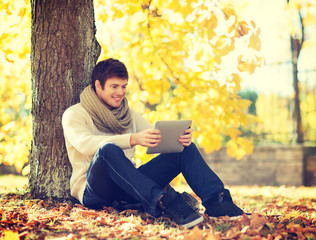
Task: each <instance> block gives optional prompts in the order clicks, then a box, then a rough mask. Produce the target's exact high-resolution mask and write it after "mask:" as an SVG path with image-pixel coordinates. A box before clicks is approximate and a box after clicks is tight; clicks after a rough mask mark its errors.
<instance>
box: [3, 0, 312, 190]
mask: <svg viewBox="0 0 316 240" xmlns="http://www.w3.org/2000/svg"><path fill="white" fill-rule="evenodd" d="M141 2H142V4H141ZM175 2H177V3H175ZM192 2H194V4H196V5H194V4H193V3H192V4H191V3H190V1H189V0H188V1H185V0H183V1H167V0H165V1H162V0H157V1H155V0H152V1H147V2H146V1H132V2H124V1H118V0H112V1H102V0H96V1H95V16H96V29H97V39H98V42H99V43H100V45H101V47H102V52H101V56H100V58H99V59H104V58H107V57H115V58H120V59H121V60H122V61H123V62H124V63H126V65H127V66H128V69H130V76H131V83H130V84H129V85H130V86H129V88H130V93H129V95H128V98H129V101H130V103H131V104H130V105H131V106H132V107H133V108H135V109H136V110H137V111H139V112H142V113H144V114H145V115H146V117H147V118H148V119H149V120H151V121H153V122H154V121H155V120H157V119H167V118H175V117H179V116H178V115H174V114H172V112H173V107H174V106H175V107H177V108H179V107H182V106H183V108H184V109H186V108H191V109H190V114H187V115H186V114H183V116H181V117H190V118H193V121H194V122H199V121H200V122H201V123H202V125H203V126H198V125H197V126H195V130H196V131H195V132H196V135H195V137H196V143H197V144H198V145H199V146H200V149H201V151H202V152H203V154H205V158H206V160H207V161H208V163H209V164H210V165H212V167H213V169H214V170H215V172H217V173H218V174H219V175H220V176H221V178H222V179H223V180H224V182H226V183H228V184H261V185H263V184H268V185H297V186H299V185H316V61H315V56H316V3H315V2H314V1H313V0H293V1H287V0H265V1H261V0H243V1H228V0H226V1H192ZM137 4H138V5H139V6H141V8H140V10H136V9H137V8H136V5H137ZM172 4H174V6H173V5H172ZM177 4H178V5H177ZM176 5H177V6H176ZM179 6H180V7H179ZM187 6H189V7H187ZM201 6H204V8H202V7H201ZM175 9H176V10H175ZM192 9H193V11H195V10H194V9H199V10H200V11H201V13H200V15H198V16H199V18H196V19H195V18H194V19H193V13H191V12H189V13H185V14H186V16H187V17H186V18H184V17H183V15H184V12H185V11H187V12H188V11H190V10H191V11H192ZM210 9H211V10H210ZM142 11H143V12H142ZM145 11H147V12H146V14H148V16H147V17H148V18H149V17H150V18H151V20H150V21H151V22H150V24H149V22H147V23H144V22H142V21H143V20H142V18H143V17H144V16H145V17H146V15H144V12H145ZM177 11H178V12H177ZM181 14H182V15H181ZM190 14H191V15H190ZM149 15H150V16H149ZM165 16H168V17H166V18H165V19H164V17H165ZM190 17H191V18H192V19H190ZM157 19H159V21H158V20H157ZM212 19H213V20H212ZM214 19H216V21H214ZM147 20H148V19H147ZM0 22H1V23H0V24H1V29H0V46H1V51H0V58H1V61H0V97H1V102H0V163H1V166H2V168H1V169H2V174H5V173H16V174H22V175H24V176H26V175H27V174H28V171H29V170H28V169H29V168H28V158H29V155H30V151H31V140H32V113H31V106H32V90H31V84H32V82H31V63H30V52H31V7H30V3H29V1H25V0H14V1H9V0H4V1H1V3H0ZM135 22H136V23H137V24H135ZM195 24H196V25H195ZM199 24H201V26H200V25H199ZM181 28H182V29H184V30H183V31H180V30H179V29H181ZM232 28H233V29H232ZM165 29H167V30H168V31H170V32H171V31H172V30H170V29H176V30H175V31H178V32H177V34H178V35H179V36H178V38H174V39H173V41H169V39H168V36H169V35H173V34H170V32H169V33H168V31H167V33H166V36H164V37H161V41H158V40H157V41H155V40H153V39H155V37H157V36H158V35H159V34H161V32H164V31H166V30H165ZM197 29H201V31H206V33H205V35H207V34H209V36H204V35H203V37H201V36H200V35H199V31H198V30H197ZM205 29H206V30H205ZM142 31H143V32H142ZM190 31H192V32H191V33H190ZM183 32H186V33H185V34H186V35H181V34H183ZM172 33H173V32H172ZM168 34H169V35H168ZM174 35H176V34H174ZM174 35H173V36H174ZM183 36H184V37H185V38H186V42H185V41H184V40H183V39H184V37H183ZM146 37H147V40H146ZM205 37H210V38H212V39H213V40H214V41H213V42H212V41H208V43H209V45H212V48H208V46H207V45H206V42H203V41H202V40H203V39H204V38H205ZM148 39H149V40H148ZM157 39H158V37H157ZM201 39H202V40H201ZM182 40H183V41H184V43H185V44H182V43H183V42H180V44H182V46H179V41H182ZM69 41H71V39H69ZM146 44H148V45H150V44H152V45H153V46H152V47H151V48H153V49H154V50H152V49H151V48H149V47H148V48H146V47H142V48H140V50H139V52H137V49H139V46H140V45H142V46H144V45H146ZM186 44H187V46H186ZM180 47H181V49H180ZM186 47H187V51H186V49H185V48H186ZM201 48H202V49H201ZM144 49H145V50H144ZM157 49H158V50H157ZM146 51H149V52H150V51H152V52H154V53H156V52H159V53H158V57H156V58H152V59H149V58H148V57H147V56H146V55H145V53H146ZM208 51H210V52H212V51H213V53H214V54H213V55H212V54H211V53H210V54H209V55H208V56H206V54H205V52H208ZM166 52H167V54H166ZM164 53H165V54H166V57H163V56H164V55H163V54H164ZM168 53H169V55H170V56H168ZM182 53H183V54H182ZM210 56H211V57H210ZM240 56H242V57H240ZM168 57H170V59H169V58H168ZM180 58H182V59H184V58H185V61H184V62H185V66H181V68H180V69H182V70H181V71H178V72H177V67H178V66H177V65H178V64H179V61H178V60H179V59H180ZM180 62H181V63H182V62H183V61H180ZM150 63H151V65H150ZM148 69H150V72H149V70H148ZM162 69H164V71H167V70H169V73H170V72H171V75H177V76H180V78H179V79H186V77H187V82H188V83H187V84H189V85H186V86H190V88H186V86H185V85H184V87H183V89H182V93H181V91H180V90H181V89H180V88H179V87H177V81H172V82H168V81H165V80H164V77H165V76H164V74H163V73H162V72H163V71H162ZM174 69H176V70H174ZM185 75H187V76H185ZM189 75H190V76H189ZM198 78H199V79H200V78H201V79H203V80H204V81H209V82H208V84H206V85H204V82H203V81H202V83H203V84H201V82H198V81H195V80H192V79H198ZM175 79H176V80H177V79H178V77H175ZM48 81H49V80H48ZM209 86H210V88H208V87H209ZM175 89H176V91H178V92H179V94H178V95H176V97H173V95H172V94H173V92H172V91H173V90H175ZM205 89H207V92H206V91H205ZM190 91H196V93H190V94H189V92H190ZM180 93H181V94H180ZM175 94H177V93H175ZM234 94H236V95H234ZM210 96H211V97H210ZM221 98H222V99H221ZM214 99H215V100H214ZM231 99H240V100H241V101H240V102H238V104H237V103H236V104H237V105H238V106H237V107H234V106H233V104H234V102H230V100H231ZM242 100H250V101H251V102H249V101H242ZM184 102H188V104H187V105H185V104H184ZM194 102H197V106H195V105H194ZM170 103H171V104H170ZM203 103H204V104H203ZM172 104H173V106H170V105H172ZM190 104H191V106H190ZM216 104H218V106H219V107H220V110H218V109H217V110H216ZM214 106H215V107H214ZM195 108H197V110H196V111H193V110H192V109H195ZM199 108H203V109H204V108H205V111H204V110H203V111H204V112H205V115H203V114H201V109H199ZM209 108H211V109H210V110H209ZM213 108H215V110H216V111H215V110H214V109H213ZM149 110H154V113H152V112H149ZM203 111H202V112H203ZM208 111H209V112H208ZM230 111H231V115H236V116H239V117H238V118H236V119H234V117H233V116H231V115H229V112H230ZM244 111H246V113H244ZM188 112H189V111H188ZM222 112H225V113H226V115H227V116H228V117H229V118H230V122H229V124H226V122H225V121H227V120H226V118H225V117H227V116H224V117H222V115H221V117H220V118H219V117H218V116H217V115H216V114H221V113H222ZM212 114H214V115H216V117H214V118H213V115H212ZM243 114H246V115H243ZM213 119H215V120H216V121H219V123H218V124H217V123H214V122H215V121H214V122H212V120H213ZM228 125H229V126H228ZM199 132H200V134H199ZM201 132H207V133H208V134H207V135H205V134H204V135H203V134H201ZM43 144H45V143H43ZM138 157H139V158H145V159H146V158H147V157H146V156H144V152H143V149H138ZM8 166H12V167H11V168H10V169H9V168H8ZM0 173H1V172H0Z"/></svg>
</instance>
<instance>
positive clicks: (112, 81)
mask: <svg viewBox="0 0 316 240" xmlns="http://www.w3.org/2000/svg"><path fill="white" fill-rule="evenodd" d="M126 87H127V79H122V78H117V77H113V78H108V79H107V80H106V81H105V84H104V89H102V87H101V84H100V82H99V81H98V80H96V82H95V89H96V93H97V96H98V98H99V99H100V100H101V101H102V102H104V103H106V104H107V105H109V106H110V108H111V109H113V108H118V107H119V106H120V105H121V103H122V101H123V99H124V97H125V94H126Z"/></svg>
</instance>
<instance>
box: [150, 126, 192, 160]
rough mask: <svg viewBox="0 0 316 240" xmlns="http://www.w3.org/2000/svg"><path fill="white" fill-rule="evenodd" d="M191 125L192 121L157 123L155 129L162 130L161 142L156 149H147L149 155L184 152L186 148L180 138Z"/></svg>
mask: <svg viewBox="0 0 316 240" xmlns="http://www.w3.org/2000/svg"><path fill="white" fill-rule="evenodd" d="M191 124H192V120H170V121H157V122H156V124H155V128H156V129H159V130H160V135H161V142H160V143H159V144H158V145H157V146H156V147H152V148H151V147H149V148H147V154H152V153H175V152H182V151H183V148H184V146H183V145H182V144H181V143H180V142H179V137H180V136H181V135H183V134H184V131H185V130H186V129H188V128H190V126H191Z"/></svg>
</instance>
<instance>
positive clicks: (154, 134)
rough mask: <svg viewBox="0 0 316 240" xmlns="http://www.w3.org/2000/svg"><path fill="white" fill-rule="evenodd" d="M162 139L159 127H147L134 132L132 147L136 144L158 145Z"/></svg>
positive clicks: (131, 141)
mask: <svg viewBox="0 0 316 240" xmlns="http://www.w3.org/2000/svg"><path fill="white" fill-rule="evenodd" d="M160 141H161V135H160V131H159V130H158V129H146V130H144V131H142V132H138V133H132V134H131V137H130V144H131V146H132V147H134V146H135V145H140V146H143V147H156V146H157V145H158V144H159V143H160Z"/></svg>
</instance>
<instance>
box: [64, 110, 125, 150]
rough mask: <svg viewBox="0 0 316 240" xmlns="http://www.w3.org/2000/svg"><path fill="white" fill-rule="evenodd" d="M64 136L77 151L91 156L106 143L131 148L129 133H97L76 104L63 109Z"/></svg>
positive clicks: (90, 120)
mask: <svg viewBox="0 0 316 240" xmlns="http://www.w3.org/2000/svg"><path fill="white" fill-rule="evenodd" d="M62 125H63V129H64V136H65V138H66V140H67V141H68V142H69V144H70V145H72V146H73V147H74V148H75V149H76V150H77V151H79V152H80V153H81V154H83V155H88V156H92V155H94V154H95V153H96V151H97V150H98V149H99V148H100V147H102V146H103V145H104V144H106V143H114V144H116V145H117V146H119V147H120V148H122V149H127V148H131V146H130V135H131V134H130V133H127V134H121V135H101V134H100V135H98V134H95V133H94V132H93V128H94V127H95V126H94V124H93V121H92V119H91V118H90V117H89V115H88V113H87V112H86V111H85V110H84V109H83V108H79V107H77V106H76V105H75V106H74V107H73V108H69V109H67V110H66V111H65V113H64V114H63V118H62Z"/></svg>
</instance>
